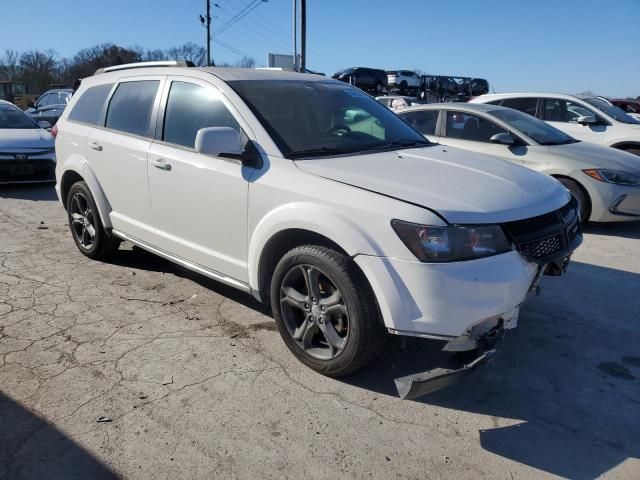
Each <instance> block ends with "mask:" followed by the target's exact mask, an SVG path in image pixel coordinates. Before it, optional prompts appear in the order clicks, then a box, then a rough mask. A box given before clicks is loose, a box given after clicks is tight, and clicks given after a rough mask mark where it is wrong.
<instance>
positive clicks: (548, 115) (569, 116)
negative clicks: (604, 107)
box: [543, 98, 597, 123]
mask: <svg viewBox="0 0 640 480" xmlns="http://www.w3.org/2000/svg"><path fill="white" fill-rule="evenodd" d="M583 115H590V116H594V117H596V118H597V115H596V114H595V113H593V112H592V111H591V110H589V109H588V108H585V107H583V106H582V105H578V104H575V103H573V102H570V101H568V100H562V99H559V98H547V99H545V101H544V111H543V120H546V121H548V122H565V123H568V122H575V121H576V120H577V119H578V117H581V116H583Z"/></svg>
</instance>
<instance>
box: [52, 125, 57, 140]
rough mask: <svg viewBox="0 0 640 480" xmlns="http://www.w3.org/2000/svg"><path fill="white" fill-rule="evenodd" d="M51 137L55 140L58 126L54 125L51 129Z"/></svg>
mask: <svg viewBox="0 0 640 480" xmlns="http://www.w3.org/2000/svg"><path fill="white" fill-rule="evenodd" d="M51 136H52V137H53V138H56V137H57V136H58V125H54V126H53V128H52V129H51Z"/></svg>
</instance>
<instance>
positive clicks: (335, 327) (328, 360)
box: [271, 245, 386, 377]
mask: <svg viewBox="0 0 640 480" xmlns="http://www.w3.org/2000/svg"><path fill="white" fill-rule="evenodd" d="M271 305H272V309H273V316H274V318H275V320H276V324H277V326H278V330H279V331H280V335H281V336H282V338H283V340H284V342H285V344H286V345H287V347H288V348H289V350H291V352H292V353H293V354H294V356H295V357H296V358H298V359H299V360H300V361H301V362H302V363H304V364H305V365H307V366H308V367H310V368H312V369H313V370H315V371H317V372H319V373H322V374H323V375H327V376H330V377H340V376H344V375H348V374H349V373H352V372H354V371H355V370H357V369H359V368H361V367H363V366H364V365H366V364H367V363H369V362H370V361H371V360H372V359H373V358H374V357H375V356H376V355H377V353H378V352H379V351H380V349H381V347H382V345H383V343H384V340H385V338H386V333H385V331H384V328H383V326H382V323H381V322H380V318H379V315H378V310H377V307H376V304H375V301H374V298H373V293H372V292H371V290H370V288H369V286H368V284H367V281H366V279H365V278H364V276H363V275H362V273H361V272H360V271H359V270H358V269H357V267H356V265H355V264H354V263H353V260H351V259H350V258H349V257H348V256H346V255H344V254H342V253H340V252H337V251H335V250H332V249H330V248H326V247H322V246H311V245H306V246H302V247H297V248H294V249H293V250H290V251H289V252H287V253H286V254H285V255H284V256H283V257H282V259H281V260H280V262H279V263H278V265H277V266H276V269H275V271H274V274H273V278H272V282H271Z"/></svg>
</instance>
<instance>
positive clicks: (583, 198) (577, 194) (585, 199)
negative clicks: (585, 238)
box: [558, 178, 591, 224]
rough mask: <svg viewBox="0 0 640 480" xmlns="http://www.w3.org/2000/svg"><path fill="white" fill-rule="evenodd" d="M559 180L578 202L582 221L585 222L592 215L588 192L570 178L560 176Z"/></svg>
mask: <svg viewBox="0 0 640 480" xmlns="http://www.w3.org/2000/svg"><path fill="white" fill-rule="evenodd" d="M558 181H559V182H560V183H561V184H563V185H564V186H565V188H566V189H567V190H569V192H571V196H572V197H573V198H575V199H576V201H577V202H578V211H579V212H580V222H581V223H583V224H585V223H587V222H588V221H589V217H590V216H591V202H590V200H589V196H588V195H587V193H586V192H585V191H584V190H582V187H581V186H580V185H578V184H577V183H576V182H574V181H573V180H571V179H569V178H558Z"/></svg>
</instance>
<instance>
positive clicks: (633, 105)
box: [609, 99, 640, 120]
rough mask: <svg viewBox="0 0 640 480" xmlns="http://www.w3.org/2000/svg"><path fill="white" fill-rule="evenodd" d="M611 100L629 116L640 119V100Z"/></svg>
mask: <svg viewBox="0 0 640 480" xmlns="http://www.w3.org/2000/svg"><path fill="white" fill-rule="evenodd" d="M609 101H610V102H611V103H612V104H613V105H615V106H616V107H618V108H619V109H620V110H622V111H623V112H625V113H626V114H628V115H629V116H631V117H633V118H635V119H636V120H640V101H638V100H621V99H616V100H609Z"/></svg>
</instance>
